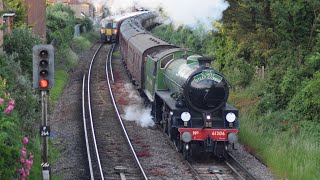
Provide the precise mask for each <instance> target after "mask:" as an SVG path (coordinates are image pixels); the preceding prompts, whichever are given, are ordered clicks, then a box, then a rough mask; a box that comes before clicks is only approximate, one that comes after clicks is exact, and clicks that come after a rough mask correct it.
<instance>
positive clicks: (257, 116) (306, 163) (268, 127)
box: [154, 0, 320, 179]
mask: <svg viewBox="0 0 320 180" xmlns="http://www.w3.org/2000/svg"><path fill="white" fill-rule="evenodd" d="M228 2H229V3H230V7H229V8H228V9H227V10H226V11H225V12H224V16H223V19H222V20H221V22H218V23H215V24H214V27H216V28H217V29H218V30H217V31H214V32H209V33H208V34H207V35H206V37H199V36H197V35H196V34H199V33H197V31H198V29H195V30H190V28H188V27H180V28H178V29H177V30H174V28H173V26H172V25H169V26H160V27H158V28H157V29H156V30H155V31H154V32H155V33H157V35H158V36H161V37H162V38H163V39H165V40H167V41H170V42H172V43H177V44H179V45H180V46H182V47H189V48H191V49H192V50H194V51H196V52H198V53H201V54H206V55H209V56H211V57H213V58H214V59H215V61H214V67H215V68H216V69H217V70H219V71H221V72H222V73H223V74H224V75H226V77H227V78H228V80H229V81H230V83H231V85H232V86H233V90H234V91H233V93H232V94H231V96H230V100H231V101H232V102H233V103H234V104H235V105H236V106H237V107H239V108H240V114H241V118H240V121H241V125H240V126H241V128H240V140H241V141H242V142H243V143H245V144H247V145H248V146H250V147H251V149H252V151H253V152H254V153H256V154H257V155H258V156H259V157H260V158H261V159H263V160H264V161H265V162H266V163H267V165H268V166H269V167H270V168H271V169H272V170H273V171H274V172H275V173H276V174H277V175H278V176H280V177H285V178H288V179H317V178H318V177H319V176H320V171H318V166H317V162H320V158H319V157H320V151H319V149H320V134H319V129H320V120H319V117H320V116H319V115H320V106H319V105H320V104H319V103H320V99H319V88H318V87H319V85H320V84H319V83H320V81H319V79H320V71H319V70H320V53H319V51H320V48H319V47H320V46H319V45H320V33H319V32H320V2H319V1H314V0H311V1H293V0H285V1H280V0H276V1H268V0H267V1H255V0H229V1H228ZM169 35H170V36H169ZM256 66H259V67H261V66H264V67H266V69H267V72H266V74H267V75H266V78H265V79H259V78H258V77H257V76H255V67H256Z"/></svg>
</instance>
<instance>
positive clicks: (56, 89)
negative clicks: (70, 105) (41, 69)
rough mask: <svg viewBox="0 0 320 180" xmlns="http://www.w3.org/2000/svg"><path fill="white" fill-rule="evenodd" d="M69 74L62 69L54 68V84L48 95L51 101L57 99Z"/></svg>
mask: <svg viewBox="0 0 320 180" xmlns="http://www.w3.org/2000/svg"><path fill="white" fill-rule="evenodd" d="M68 78H69V74H68V73H67V72H66V71H63V70H56V71H55V76H54V86H53V88H52V89H51V91H50V97H51V100H52V101H57V100H59V98H60V96H61V94H62V92H63V89H64V86H65V84H66V83H67V81H68Z"/></svg>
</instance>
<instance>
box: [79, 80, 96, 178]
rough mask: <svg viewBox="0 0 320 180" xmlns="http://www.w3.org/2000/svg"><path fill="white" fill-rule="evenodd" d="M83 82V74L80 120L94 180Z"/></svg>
mask: <svg viewBox="0 0 320 180" xmlns="http://www.w3.org/2000/svg"><path fill="white" fill-rule="evenodd" d="M85 80H86V75H85V74H84V75H83V78H82V119H83V130H84V136H85V140H86V148H87V155H88V163H89V170H90V179H91V180H94V176H93V170H92V162H91V153H90V147H89V140H88V132H87V123H86V121H87V120H86V110H85V105H84V101H85V99H84V88H85Z"/></svg>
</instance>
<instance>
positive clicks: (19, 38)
mask: <svg viewBox="0 0 320 180" xmlns="http://www.w3.org/2000/svg"><path fill="white" fill-rule="evenodd" d="M41 42H42V41H41V39H40V38H38V37H36V36H35V35H34V34H33V32H32V30H31V29H29V28H27V27H25V26H21V27H16V28H14V30H13V32H12V33H9V34H6V35H5V37H4V43H3V49H4V51H6V53H7V54H10V55H11V54H16V55H17V56H16V58H15V61H16V62H15V63H18V62H20V65H21V69H22V71H23V73H25V74H27V75H29V76H31V74H32V63H30V62H32V53H31V52H32V47H33V46H34V45H36V44H40V43H41Z"/></svg>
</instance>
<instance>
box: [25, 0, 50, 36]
mask: <svg viewBox="0 0 320 180" xmlns="http://www.w3.org/2000/svg"><path fill="white" fill-rule="evenodd" d="M25 4H26V7H27V14H28V16H27V24H28V25H29V26H32V29H33V32H34V34H35V35H38V36H39V37H41V38H43V39H45V38H46V1H44V0H40V1H39V0H25Z"/></svg>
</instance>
